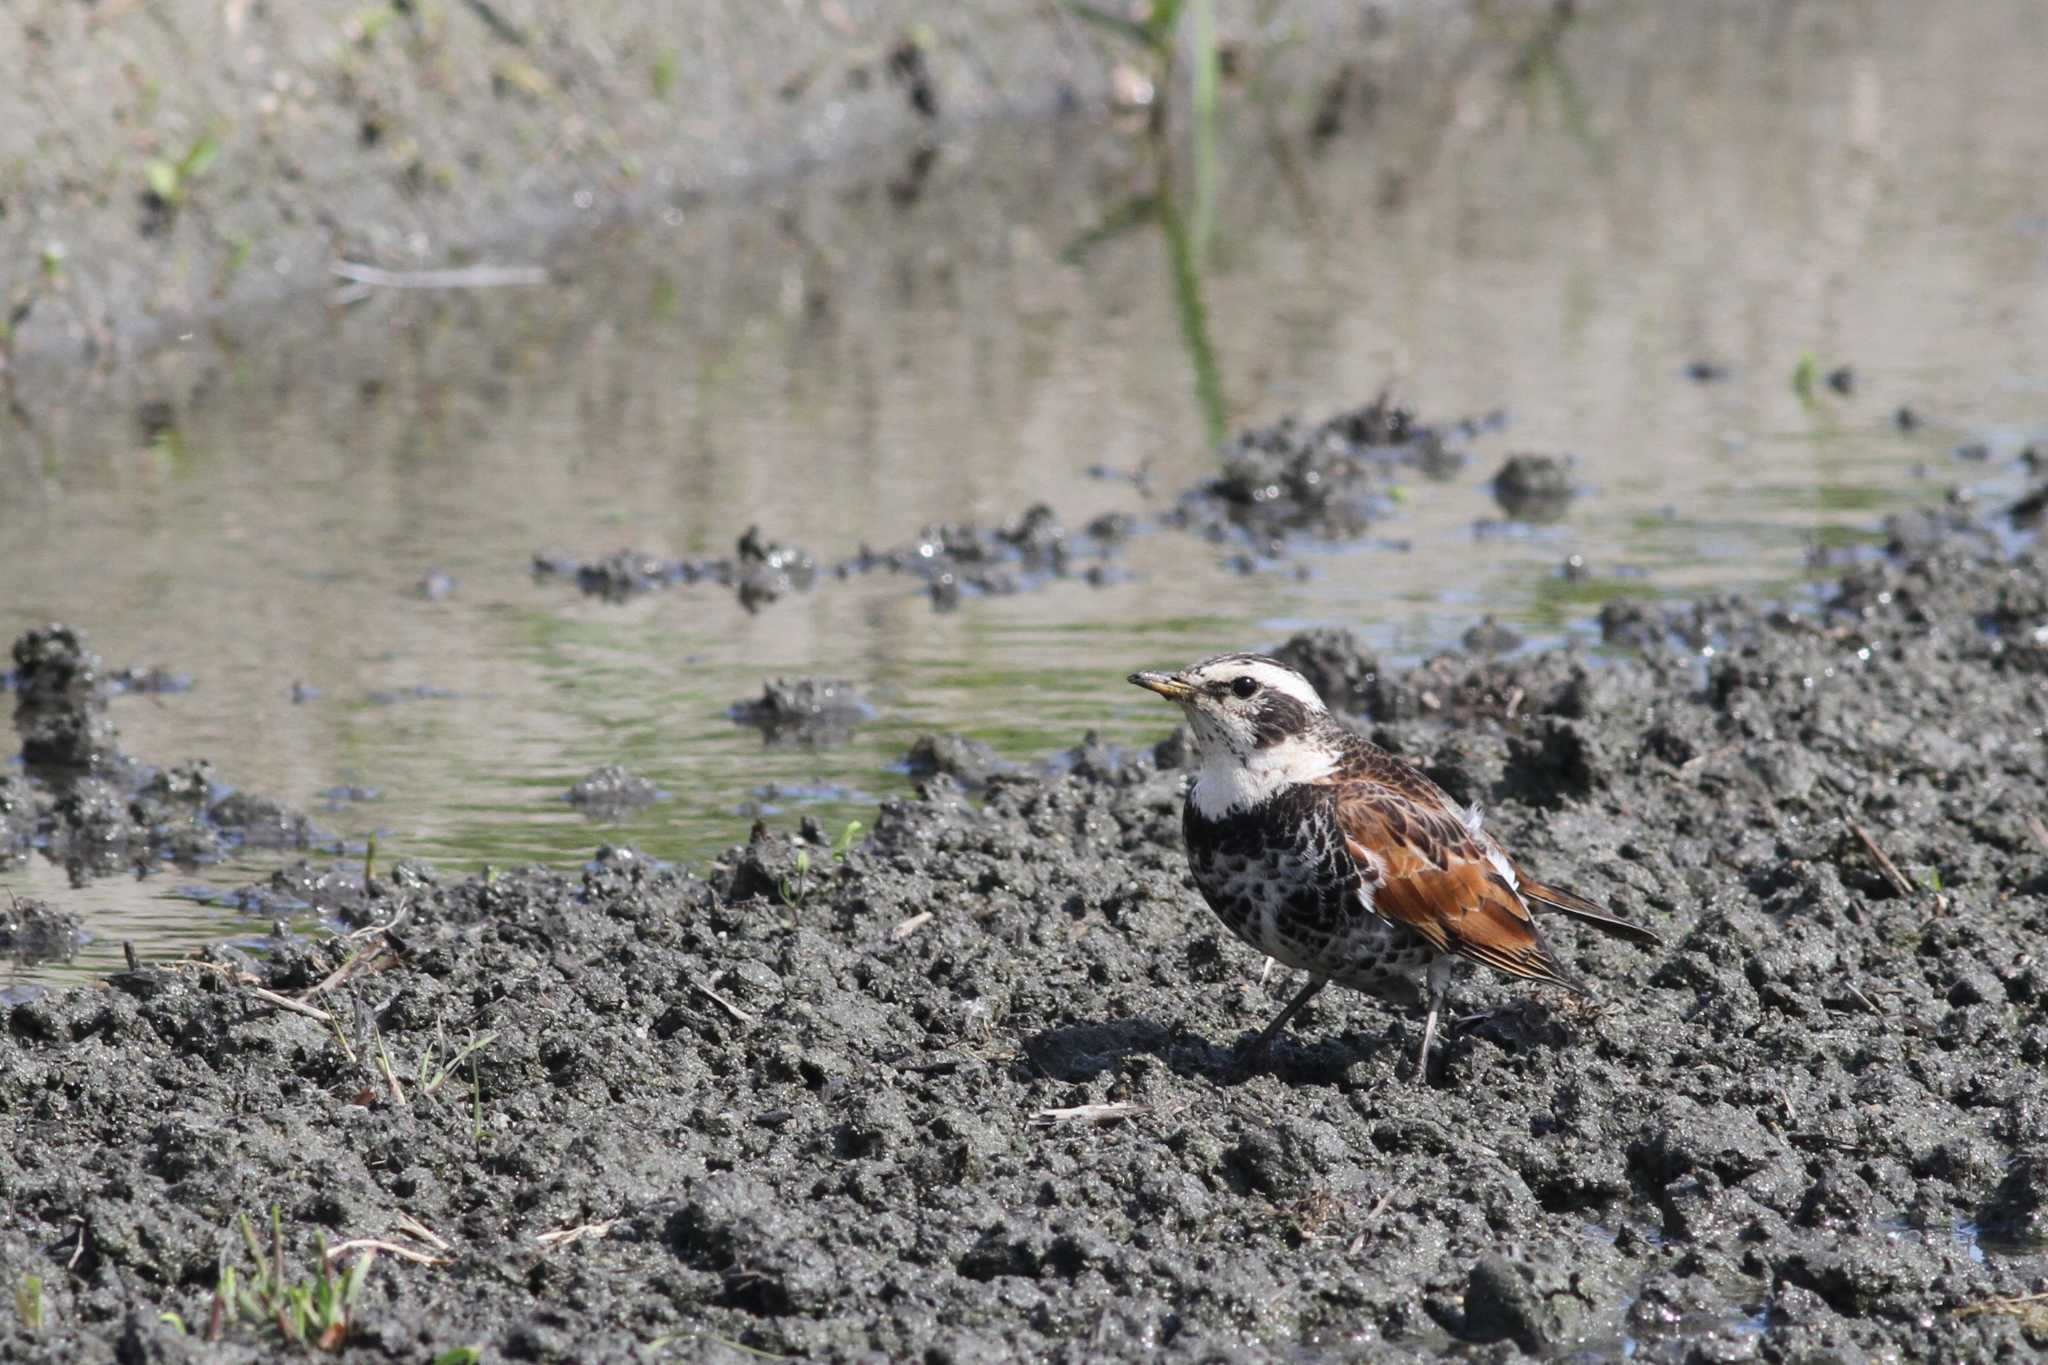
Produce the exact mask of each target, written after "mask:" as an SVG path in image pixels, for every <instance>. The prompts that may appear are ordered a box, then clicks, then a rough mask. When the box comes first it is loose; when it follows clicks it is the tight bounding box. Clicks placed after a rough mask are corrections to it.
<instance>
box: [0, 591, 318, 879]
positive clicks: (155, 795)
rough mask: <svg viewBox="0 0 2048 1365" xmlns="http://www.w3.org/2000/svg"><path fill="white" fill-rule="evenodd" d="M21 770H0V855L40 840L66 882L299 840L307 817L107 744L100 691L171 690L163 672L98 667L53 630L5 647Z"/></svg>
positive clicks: (192, 767)
mask: <svg viewBox="0 0 2048 1365" xmlns="http://www.w3.org/2000/svg"><path fill="white" fill-rule="evenodd" d="M13 655H14V663H15V672H14V687H15V690H16V693H17V701H16V706H15V726H16V728H17V729H18V730H19V732H20V734H21V741H22V763H23V767H24V769H25V770H26V772H25V774H24V775H23V776H16V775H14V774H6V775H4V776H0V860H5V861H17V862H18V861H20V860H21V859H23V858H25V857H26V856H27V853H28V850H29V849H30V848H31V847H38V846H39V847H40V848H41V850H42V852H43V853H44V854H45V856H47V857H48V858H49V859H50V860H51V861H53V862H55V863H58V864H59V865H61V866H62V867H63V868H64V869H65V871H66V872H67V873H68V874H69V875H70V877H71V879H72V881H73V882H74V883H82V882H84V881H86V880H88V879H90V878H92V877H100V876H110V875H113V874H115V873H121V872H134V873H138V874H141V873H147V872H149V871H150V870H152V869H154V868H155V867H157V866H158V865H160V864H162V863H166V862H168V863H173V864H176V865H178V866H181V867H192V866H196V865H198V864H201V863H207V862H213V861H215V860H217V859H219V858H221V857H224V856H225V855H226V854H227V853H229V852H231V851H233V850H234V849H237V848H242V847H258V848H290V849H303V848H306V847H308V846H309V845H310V844H311V843H312V842H313V840H314V838H315V837H316V835H315V831H314V829H313V826H312V823H311V822H310V821H309V820H308V819H307V818H306V817H305V816H304V815H303V814H301V813H299V812H297V811H295V810H292V809H291V808H289V807H287V806H285V805H283V804H282V803H280V802H277V801H273V800H270V799H269V798H266V797H262V796H257V795H254V794H251V793H246V792H229V791H224V790H221V789H219V788H218V787H217V786H216V785H215V783H214V780H213V771H212V769H211V768H210V767H209V766H208V765H207V764H206V763H205V762H204V761H200V762H196V763H189V764H185V765H181V766H179V767H174V768H170V769H165V770H161V771H159V770H153V769H150V768H148V767H146V766H144V765H142V764H139V763H137V762H135V761H134V760H132V759H130V758H128V757H127V756H125V755H123V754H122V753H121V752H120V750H119V748H118V747H117V746H116V735H117V732H116V730H115V727H114V724H113V721H112V719H111V718H110V717H109V715H108V709H107V701H108V697H109V696H110V695H114V694H118V693H120V692H123V691H144V692H160V691H177V690H182V688H183V687H184V686H186V685H189V683H188V682H187V681H186V680H184V679H182V678H181V677H180V675H177V674H173V673H170V672H169V671H168V670H165V669H149V670H134V669H124V670H122V671H120V672H118V673H114V674H108V673H107V671H106V669H105V668H104V666H103V665H102V664H101V663H100V660H99V656H97V655H96V654H94V653H93V652H92V651H91V650H90V649H88V648H87V647H86V645H85V643H84V641H83V638H82V637H81V636H80V635H79V633H78V632H77V631H75V630H73V629H71V628H70V627H68V626H61V625H53V626H50V627H48V628H46V629H41V630H31V631H28V632H27V633H25V634H23V635H22V636H21V637H20V638H19V639H17V640H16V641H15V643H14V651H13Z"/></svg>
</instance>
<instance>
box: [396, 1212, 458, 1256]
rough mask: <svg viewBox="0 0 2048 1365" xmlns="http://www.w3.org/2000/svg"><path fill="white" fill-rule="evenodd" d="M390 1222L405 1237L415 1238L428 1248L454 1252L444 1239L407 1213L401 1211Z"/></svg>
mask: <svg viewBox="0 0 2048 1365" xmlns="http://www.w3.org/2000/svg"><path fill="white" fill-rule="evenodd" d="M391 1222H392V1225H393V1226H395V1227H396V1228H397V1229H398V1230H399V1231H400V1232H402V1233H404V1234H405V1235H406V1236H408V1237H413V1238H417V1239H418V1240H420V1241H422V1242H425V1243H426V1244H427V1245H428V1246H430V1247H433V1248H434V1249H435V1250H437V1251H453V1250H455V1248H454V1247H452V1246H450V1245H449V1244H448V1241H447V1239H446V1238H444V1237H442V1236H441V1234H439V1233H437V1232H435V1231H434V1230H433V1229H432V1228H430V1227H428V1226H427V1225H426V1224H425V1223H422V1222H421V1221H420V1220H419V1219H417V1218H415V1217H413V1216H412V1215H411V1214H409V1213H405V1212H402V1211H401V1212H400V1213H399V1215H398V1216H397V1217H396V1218H394V1219H392V1220H391Z"/></svg>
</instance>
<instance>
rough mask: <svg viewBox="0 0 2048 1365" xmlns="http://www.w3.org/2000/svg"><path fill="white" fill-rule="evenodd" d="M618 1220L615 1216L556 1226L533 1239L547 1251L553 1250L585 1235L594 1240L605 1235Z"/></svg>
mask: <svg viewBox="0 0 2048 1365" xmlns="http://www.w3.org/2000/svg"><path fill="white" fill-rule="evenodd" d="M618 1222H619V1220H618V1219H616V1218H606V1219H603V1220H601V1221H599V1222H596V1223H584V1224H582V1225H581V1226H578V1227H573V1228H556V1229H555V1230H554V1231H553V1232H543V1233H540V1234H538V1235H536V1236H535V1237H534V1239H533V1240H534V1241H536V1242H539V1243H540V1244H541V1245H542V1246H544V1247H546V1248H547V1249H548V1250H549V1251H554V1250H556V1249H557V1248H560V1247H565V1246H569V1245H570V1244H572V1243H575V1242H580V1241H582V1240H583V1239H584V1238H586V1237H588V1238H591V1239H592V1240H595V1239H597V1238H599V1237H604V1236H607V1235H608V1234H610V1232H611V1230H612V1229H613V1228H614V1227H616V1226H618Z"/></svg>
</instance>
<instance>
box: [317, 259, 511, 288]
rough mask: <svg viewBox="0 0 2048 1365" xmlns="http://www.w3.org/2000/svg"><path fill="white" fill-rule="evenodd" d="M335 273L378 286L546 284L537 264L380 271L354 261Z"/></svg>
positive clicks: (341, 265)
mask: <svg viewBox="0 0 2048 1365" xmlns="http://www.w3.org/2000/svg"><path fill="white" fill-rule="evenodd" d="M331 268H332V270H333V271H334V273H335V274H336V275H338V276H340V277H341V278H342V279H344V280H348V281H349V282H350V283H352V284H362V285H373V286H375V287H377V288H380V289H495V288H499V287H501V286H504V285H530V284H546V283H547V282H548V272H547V271H545V270H543V269H541V268H540V267H539V266H537V265H472V266H465V267H463V268H461V269H459V270H380V269H378V268H377V267H376V266H374V265H362V264H359V263H357V262H355V261H336V262H335V263H334V265H333V266H332V267H331Z"/></svg>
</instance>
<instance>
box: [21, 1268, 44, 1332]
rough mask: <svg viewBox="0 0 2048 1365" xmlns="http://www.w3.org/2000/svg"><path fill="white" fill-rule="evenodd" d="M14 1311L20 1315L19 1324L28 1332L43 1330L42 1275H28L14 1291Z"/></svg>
mask: <svg viewBox="0 0 2048 1365" xmlns="http://www.w3.org/2000/svg"><path fill="white" fill-rule="evenodd" d="M14 1311H15V1312H16V1313H18V1314H20V1316H21V1325H22V1326H23V1327H24V1328H26V1329H27V1330H28V1331H30V1332H40V1331H42V1330H43V1277H42V1276H40V1275H28V1276H25V1277H23V1279H22V1281H21V1284H20V1286H19V1287H18V1288H17V1289H15V1291H14Z"/></svg>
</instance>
